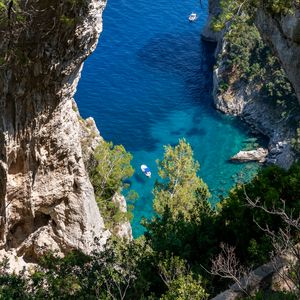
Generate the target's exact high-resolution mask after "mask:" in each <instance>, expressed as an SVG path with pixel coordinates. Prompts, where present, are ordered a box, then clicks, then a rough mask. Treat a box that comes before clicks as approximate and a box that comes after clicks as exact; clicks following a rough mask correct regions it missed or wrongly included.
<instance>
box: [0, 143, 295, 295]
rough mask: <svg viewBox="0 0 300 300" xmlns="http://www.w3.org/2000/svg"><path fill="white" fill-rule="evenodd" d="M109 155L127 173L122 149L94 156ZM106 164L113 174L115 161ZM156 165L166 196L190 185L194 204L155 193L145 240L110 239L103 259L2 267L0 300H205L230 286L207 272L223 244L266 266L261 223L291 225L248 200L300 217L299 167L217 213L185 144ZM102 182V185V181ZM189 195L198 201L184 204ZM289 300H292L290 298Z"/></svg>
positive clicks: (271, 173) (241, 193)
mask: <svg viewBox="0 0 300 300" xmlns="http://www.w3.org/2000/svg"><path fill="white" fill-rule="evenodd" d="M107 149H110V150H109V151H112V153H111V154H110V155H112V157H114V158H120V157H121V158H120V159H121V161H122V159H123V158H124V161H125V166H128V162H129V161H130V159H129V158H130V157H129V156H127V154H126V153H125V152H124V150H123V148H119V147H116V148H115V147H113V146H112V145H111V144H105V145H104V148H103V149H98V151H97V153H98V154H100V153H102V151H104V153H106V151H108V150H107ZM117 149H118V150H117ZM121 153H122V155H121ZM102 154H103V153H102ZM102 154H101V157H102ZM106 154H107V153H106ZM107 157H109V156H107ZM171 157H172V158H171ZM181 157H182V158H183V159H182V160H181V159H180V158H181ZM99 159H100V157H99ZM105 161H107V162H108V164H107V165H106V167H108V166H109V165H110V163H109V162H110V159H107V160H104V162H105ZM113 161H115V159H114V160H113ZM171 161H173V163H174V164H172V163H171ZM104 165H105V164H104ZM159 166H160V168H161V169H160V170H161V173H160V174H161V175H162V177H163V182H162V183H157V184H160V185H161V184H162V186H161V189H164V190H167V191H168V189H169V187H170V183H171V182H172V181H173V179H174V178H176V180H177V181H176V182H177V185H182V186H178V187H177V186H176V189H177V188H178V189H181V188H184V187H186V181H185V179H187V178H189V179H191V178H192V183H193V184H191V185H190V189H189V190H186V192H185V193H182V194H181V197H182V199H183V202H185V203H186V202H188V201H191V203H186V206H182V205H177V206H174V205H173V206H171V207H170V206H169V205H168V201H167V200H170V201H172V192H171V193H168V194H165V193H164V194H162V196H160V193H159V192H158V193H157V194H156V201H158V202H159V201H162V202H161V203H164V205H161V206H159V207H160V210H159V212H158V214H157V215H156V216H155V217H154V218H153V219H152V220H145V221H144V224H145V226H146V233H145V236H142V237H140V238H139V239H136V240H134V241H131V242H128V241H121V240H118V239H116V238H112V239H111V240H110V241H109V242H108V244H107V245H105V247H104V249H103V251H102V252H99V253H93V254H91V255H89V256H86V255H83V254H82V253H78V252H73V253H70V254H69V255H68V256H66V257H65V258H57V257H55V256H54V255H53V254H49V255H47V256H46V257H44V258H43V260H42V261H41V262H40V266H39V267H38V268H37V269H36V270H33V271H32V272H30V273H29V275H27V277H25V275H24V274H20V275H8V274H7V273H6V271H5V267H6V266H5V262H3V264H2V265H1V266H0V299H107V300H109V299H149V300H150V299H151V300H154V299H164V300H171V299H180V300H199V299H200V300H201V299H208V297H209V294H210V295H213V294H216V293H217V292H219V291H220V290H222V289H224V288H226V287H227V284H228V281H226V280H220V279H218V278H216V277H214V276H212V275H211V274H209V273H208V272H207V270H210V268H211V260H212V259H213V258H214V257H215V256H216V254H217V253H218V252H219V251H220V250H219V246H220V244H221V243H226V244H229V245H232V246H234V247H235V250H236V255H237V257H238V259H239V260H240V261H241V262H242V263H243V264H246V265H248V266H252V267H255V266H257V265H259V264H261V263H264V262H266V261H268V259H269V254H270V250H271V249H272V244H271V241H270V237H269V236H268V235H267V234H266V233H265V232H264V231H262V230H261V229H259V227H258V226H257V224H256V222H257V223H258V224H259V225H260V226H261V227H263V226H266V225H268V226H269V228H270V229H271V230H274V232H276V231H278V229H279V228H284V226H286V224H284V223H283V222H282V220H281V219H280V218H279V217H278V216H272V215H270V214H268V213H267V212H265V211H263V210H261V209H258V208H257V209H255V208H251V207H250V206H249V205H248V200H247V199H248V198H250V199H257V198H259V199H260V203H261V204H262V205H264V206H265V207H267V208H281V207H282V205H283V202H282V200H284V201H285V209H286V212H287V213H290V212H293V213H294V214H295V215H297V214H299V212H300V165H299V164H295V165H294V166H293V167H292V168H291V169H290V170H288V171H285V170H282V169H280V168H278V167H274V166H273V167H268V168H265V169H263V170H262V171H261V172H260V173H259V174H258V175H257V176H256V177H255V178H254V179H253V180H252V181H251V182H250V183H248V184H245V185H240V186H237V187H236V188H234V189H233V190H232V191H231V192H230V194H229V195H228V197H226V198H224V199H222V201H221V203H220V204H219V205H218V207H217V209H212V208H211V207H210V204H209V202H208V196H209V194H208V190H207V186H206V185H205V184H204V183H203V181H202V180H200V179H199V178H198V177H197V174H196V172H197V170H198V163H197V162H195V161H194V159H193V153H192V150H191V148H190V145H189V144H188V143H186V142H185V141H184V140H181V141H180V142H179V144H178V145H176V146H175V147H171V146H168V147H166V148H165V155H164V158H163V160H161V161H159ZM106 167H105V168H106ZM98 169H100V167H99V166H98ZM125 169H126V168H125ZM120 170H122V168H121V169H120ZM120 170H119V171H118V172H117V173H116V174H119V172H120ZM178 170H180V171H178ZM127 171H128V170H127ZM120 173H121V174H119V179H123V178H124V177H123V176H125V175H124V174H126V176H127V175H128V174H131V171H130V172H129V171H128V172H122V171H121V172H120ZM175 175H176V176H175ZM126 176H125V177H126ZM174 176H175V177H174ZM97 178H98V180H99V182H100V183H101V182H102V180H103V178H102V177H101V176H100V174H97ZM121 182H122V180H121ZM194 183H197V184H194ZM115 187H116V189H113V190H112V191H111V190H110V189H108V191H109V192H108V194H107V195H109V196H110V197H111V195H112V194H113V191H115V190H118V189H120V188H121V187H122V184H121V185H120V183H119V184H116V185H115ZM156 188H157V185H156ZM173 189H174V185H171V191H173ZM199 191H200V192H199ZM198 192H199V194H198ZM189 193H192V194H193V197H191V196H187V197H185V196H186V194H189ZM166 195H167V196H166ZM166 197H169V198H168V199H166ZM262 295H263V294H261V293H260V294H257V296H256V298H255V299H263V298H261V297H262ZM275 297H276V298H275ZM279 297H281V294H280V293H279V294H278V293H277V294H274V299H284V298H279ZM288 297H290V299H293V296H292V295H289V296H288ZM287 299H289V298H287Z"/></svg>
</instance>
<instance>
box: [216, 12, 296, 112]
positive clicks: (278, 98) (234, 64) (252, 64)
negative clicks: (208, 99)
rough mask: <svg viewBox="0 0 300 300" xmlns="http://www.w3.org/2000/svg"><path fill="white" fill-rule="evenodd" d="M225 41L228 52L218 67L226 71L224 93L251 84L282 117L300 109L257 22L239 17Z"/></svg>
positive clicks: (220, 58)
mask: <svg viewBox="0 0 300 300" xmlns="http://www.w3.org/2000/svg"><path fill="white" fill-rule="evenodd" d="M224 41H225V45H226V46H225V51H224V52H222V53H221V54H220V56H219V58H218V64H221V63H222V64H223V66H224V68H225V72H224V74H223V76H222V79H223V83H222V84H221V85H220V93H224V92H226V91H227V90H228V89H229V88H230V89H231V90H234V89H235V88H237V89H238V88H239V85H240V83H241V81H242V82H245V83H246V84H249V83H251V84H252V86H256V89H257V90H258V91H259V93H260V97H261V98H263V99H264V100H265V101H268V102H271V103H272V105H273V107H274V108H277V107H279V108H280V110H282V117H287V116H288V114H289V112H290V111H291V110H294V109H295V106H298V102H297V98H296V95H295V92H294V90H293V88H292V85H291V83H290V82H289V80H288V79H287V76H286V74H285V72H284V70H283V69H282V67H281V65H280V62H279V60H278V59H277V58H276V57H275V56H274V55H273V53H272V51H271V49H270V48H269V47H268V46H267V45H266V44H265V43H264V42H263V40H262V38H261V37H260V34H259V32H258V30H257V28H256V27H255V25H254V24H253V20H252V19H251V18H250V17H249V16H246V15H242V16H239V17H237V18H236V19H235V21H234V22H232V24H231V26H230V29H229V30H228V31H227V32H226V33H225V36H224Z"/></svg>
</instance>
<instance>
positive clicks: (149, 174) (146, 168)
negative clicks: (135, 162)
mask: <svg viewBox="0 0 300 300" xmlns="http://www.w3.org/2000/svg"><path fill="white" fill-rule="evenodd" d="M141 170H142V172H143V173H144V174H145V175H146V176H147V177H151V171H150V169H149V168H148V167H147V166H146V165H141Z"/></svg>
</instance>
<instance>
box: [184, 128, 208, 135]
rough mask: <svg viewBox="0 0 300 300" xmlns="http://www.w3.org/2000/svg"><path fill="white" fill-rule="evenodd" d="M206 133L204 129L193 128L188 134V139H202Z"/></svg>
mask: <svg viewBox="0 0 300 300" xmlns="http://www.w3.org/2000/svg"><path fill="white" fill-rule="evenodd" d="M206 133H207V132H206V130H205V129H203V128H197V127H193V128H191V129H190V130H188V131H187V132H186V136H187V137H191V136H199V137H200V136H204V135H206Z"/></svg>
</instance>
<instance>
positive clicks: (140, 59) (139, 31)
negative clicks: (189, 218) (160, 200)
mask: <svg viewBox="0 0 300 300" xmlns="http://www.w3.org/2000/svg"><path fill="white" fill-rule="evenodd" d="M203 2H204V3H203V8H201V7H200V3H199V0H198V1H178V0H176V1H173V0H171V1H170V0H157V1H155V2H151V1H146V0H140V1H128V0H126V1H125V0H114V1H109V2H108V6H107V8H106V10H105V12H104V31H103V33H102V35H101V38H100V43H99V46H98V48H97V50H96V51H95V53H94V54H93V55H92V56H91V57H90V58H89V59H88V60H87V62H86V63H85V67H84V70H83V73H82V79H81V81H80V83H79V87H78V91H77V94H76V97H75V98H76V100H77V102H78V105H79V109H80V112H81V114H82V115H83V117H88V116H93V117H94V118H95V120H96V122H97V125H98V127H99V129H100V132H101V134H102V136H103V137H104V138H105V139H106V140H112V141H113V142H114V143H116V144H123V145H124V146H125V147H126V149H127V150H128V151H130V152H131V153H132V154H133V156H134V160H133V166H134V168H135V170H136V172H135V175H134V176H133V178H132V179H131V180H130V182H131V185H132V189H134V190H136V191H137V192H138V194H139V199H138V200H137V201H136V203H135V209H134V219H133V222H132V225H133V233H134V236H138V235H140V234H141V233H142V232H143V227H142V226H141V225H140V224H139V222H140V220H141V218H142V217H143V216H144V217H148V218H149V217H151V216H152V215H153V211H152V188H153V184H154V182H155V180H156V179H157V167H156V163H155V160H156V159H157V158H162V155H163V145H165V144H171V145H173V144H176V142H177V141H178V139H179V138H181V137H185V138H186V139H187V140H188V142H190V143H191V145H192V147H193V150H194V153H195V157H196V158H197V159H198V161H199V162H200V165H201V171H200V174H199V175H200V176H201V177H202V178H203V179H204V180H205V182H206V183H207V184H208V185H209V188H210V191H211V193H212V195H213V197H212V199H211V202H212V203H213V204H215V203H216V202H217V201H218V199H219V198H218V196H219V195H225V194H226V192H227V191H228V190H229V189H230V188H231V187H232V186H233V185H234V183H235V182H237V181H239V180H244V179H245V178H249V176H251V174H253V173H254V172H255V169H256V168H257V166H256V165H255V164H246V165H240V164H232V163H229V162H228V159H229V158H230V156H232V155H233V154H235V153H236V152H238V151H239V150H241V149H242V148H243V147H244V146H245V143H246V142H247V139H249V137H250V135H249V133H248V132H247V129H246V127H244V126H243V125H242V124H241V122H239V121H238V120H237V119H234V118H231V117H228V116H224V115H222V114H221V113H219V112H217V111H216V110H215V109H214V108H213V103H212V101H213V100H212V97H211V92H212V68H213V64H214V58H213V51H214V45H211V44H207V43H204V42H202V41H201V39H200V32H201V28H202V27H203V26H204V23H205V21H206V17H207V2H206V1H203ZM192 11H196V12H197V13H198V14H199V19H198V20H197V21H196V22H195V23H190V22H189V21H188V20H187V17H188V15H189V14H190V13H191V12H192ZM141 164H147V165H148V166H149V167H150V168H151V169H152V174H153V176H152V178H151V179H149V178H146V177H145V176H144V175H143V174H142V173H141V171H140V165H141Z"/></svg>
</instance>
